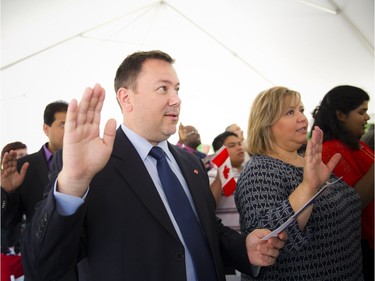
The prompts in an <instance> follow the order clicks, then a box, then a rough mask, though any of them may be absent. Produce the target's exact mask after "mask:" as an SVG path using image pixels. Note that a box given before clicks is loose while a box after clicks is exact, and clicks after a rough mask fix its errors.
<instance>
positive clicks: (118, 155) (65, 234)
mask: <svg viewBox="0 0 375 281" xmlns="http://www.w3.org/2000/svg"><path fill="white" fill-rule="evenodd" d="M173 62H174V61H173V59H172V58H171V57H170V56H169V55H167V54H165V53H163V52H160V51H150V52H137V53H134V54H132V55H130V56H128V57H127V58H126V59H125V60H124V61H123V63H122V64H121V65H120V67H119V68H118V70H117V73H116V78H115V89H116V93H117V101H118V103H119V105H120V107H121V110H122V113H123V124H121V126H120V127H119V128H118V129H117V131H116V122H115V120H113V119H110V120H109V121H108V122H107V124H106V125H105V128H104V133H103V138H100V136H99V127H100V112H101V109H102V106H103V102H104V96H105V94H104V89H103V88H102V87H101V86H100V85H99V84H96V85H95V86H94V88H93V89H91V88H87V89H86V90H85V92H84V94H83V97H82V99H81V101H80V103H79V104H78V103H77V101H76V100H73V101H72V102H71V103H70V105H69V108H68V113H67V119H66V130H65V136H64V149H63V151H62V157H61V154H57V155H56V157H55V159H54V168H53V172H54V176H53V177H52V181H51V183H50V185H49V189H50V191H49V192H48V193H47V195H46V198H45V199H44V200H43V201H42V202H41V203H40V205H39V207H38V209H37V210H36V212H35V214H34V217H33V220H32V222H31V225H30V227H29V228H28V229H27V232H26V234H25V239H24V241H23V242H24V243H23V250H24V255H23V262H24V267H25V275H26V276H27V277H29V278H30V279H31V280H34V281H36V280H38V281H44V280H56V279H58V278H60V277H61V276H63V275H64V274H65V272H66V271H68V270H69V269H70V268H72V267H74V266H75V264H76V263H77V262H78V261H79V260H80V259H81V258H82V257H87V261H88V274H89V275H90V277H91V280H94V281H95V280H100V281H102V280H111V281H120V280H121V281H122V280H145V281H149V280H160V281H169V280H170V281H175V280H178V281H183V280H189V281H190V280H198V279H197V278H196V264H194V261H193V263H192V260H193V257H192V254H191V253H190V251H189V249H188V248H186V242H187V241H186V238H184V236H183V233H181V228H180V226H179V225H178V224H177V223H176V220H177V218H176V216H175V215H174V214H175V213H173V211H172V208H171V206H170V204H169V203H168V202H169V201H168V199H167V197H166V192H164V190H163V186H162V185H163V184H161V181H160V179H161V178H159V177H158V171H157V166H156V159H154V158H153V157H151V155H149V152H150V150H151V149H153V148H154V147H155V146H157V147H159V148H161V149H163V151H164V153H165V154H166V155H167V158H168V164H169V166H170V168H171V169H172V170H173V172H174V173H175V175H176V176H177V177H178V179H179V182H180V184H181V187H182V188H184V189H185V192H186V193H187V196H188V197H189V199H190V204H191V207H192V208H193V209H194V210H195V214H196V216H197V218H198V220H199V222H200V225H201V228H202V230H203V233H204V240H205V243H206V246H207V248H208V249H209V256H210V260H211V261H210V262H211V264H213V268H214V274H213V275H214V276H213V277H212V280H221V281H223V280H225V276H224V272H223V261H225V262H228V263H230V264H233V265H234V266H235V267H236V268H237V269H239V270H242V271H244V272H247V273H248V274H249V272H250V271H251V264H253V265H258V266H268V265H272V264H273V263H274V262H275V259H276V258H277V256H278V255H279V250H280V249H281V248H282V246H283V245H284V240H285V239H286V234H285V233H282V234H280V235H279V237H277V238H271V239H269V240H267V241H263V240H261V238H262V237H264V236H265V235H266V234H268V233H269V232H270V231H269V230H266V229H258V230H254V231H253V232H251V233H250V234H248V235H245V234H239V233H237V232H236V231H234V230H231V229H230V228H227V227H225V226H224V225H222V224H221V221H220V220H219V219H217V218H216V217H215V201H214V199H213V196H212V193H211V191H210V187H209V181H208V176H207V173H206V171H205V168H204V165H203V164H202V162H201V161H200V160H199V158H197V157H195V156H194V155H192V154H190V153H188V152H186V151H184V150H183V149H180V148H178V147H176V146H174V145H171V144H170V143H168V141H167V139H168V138H169V137H170V136H171V135H172V134H174V133H175V132H176V124H177V123H178V117H179V112H180V103H181V100H180V98H179V96H178V90H179V81H178V78H177V74H176V72H175V70H174V68H173V66H172V63H173ZM62 160H63V161H62ZM62 162H63V164H62ZM59 167H61V171H60V169H59ZM200 281H211V280H200Z"/></svg>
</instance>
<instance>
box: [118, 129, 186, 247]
mask: <svg viewBox="0 0 375 281" xmlns="http://www.w3.org/2000/svg"><path fill="white" fill-rule="evenodd" d="M112 157H113V158H114V159H113V160H114V161H115V167H116V169H117V170H118V172H119V173H120V175H121V176H122V177H123V179H124V181H125V182H126V184H127V185H128V186H129V187H130V188H131V189H132V190H133V191H134V192H135V194H137V196H138V198H139V199H140V200H141V201H142V202H143V204H144V205H145V206H146V208H147V209H148V210H149V211H150V213H151V214H152V215H153V216H154V217H155V218H156V219H157V220H158V221H159V222H160V224H161V225H163V227H164V228H165V229H167V231H168V232H170V233H171V234H172V235H173V236H174V237H175V238H176V239H178V240H179V238H178V236H177V233H176V231H175V229H174V227H173V224H172V222H171V220H170V218H169V215H168V213H167V211H166V209H165V207H164V204H163V202H162V200H161V198H160V196H159V193H158V192H157V190H156V187H155V185H154V182H153V181H152V179H151V177H150V175H149V173H148V171H147V169H146V167H145V165H144V163H143V160H142V159H141V158H140V156H139V154H138V152H137V151H136V150H135V148H134V146H133V145H132V144H131V142H130V140H129V139H128V138H127V137H126V135H125V134H124V132H123V131H122V129H121V127H120V128H119V129H118V130H117V134H116V139H115V143H114V147H113V152H112Z"/></svg>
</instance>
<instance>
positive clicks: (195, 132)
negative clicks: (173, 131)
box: [186, 130, 199, 137]
mask: <svg viewBox="0 0 375 281" xmlns="http://www.w3.org/2000/svg"><path fill="white" fill-rule="evenodd" d="M195 134H196V135H199V133H198V131H195V130H193V131H190V132H188V133H186V136H187V137H188V136H191V135H195Z"/></svg>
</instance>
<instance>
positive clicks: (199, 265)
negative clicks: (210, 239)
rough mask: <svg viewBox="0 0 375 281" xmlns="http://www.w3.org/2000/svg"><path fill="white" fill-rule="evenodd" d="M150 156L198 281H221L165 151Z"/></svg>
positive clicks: (154, 152) (198, 224)
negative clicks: (153, 160)
mask: <svg viewBox="0 0 375 281" xmlns="http://www.w3.org/2000/svg"><path fill="white" fill-rule="evenodd" d="M149 154H150V155H151V156H152V157H154V158H155V159H156V160H157V170H158V173H159V178H160V181H161V184H162V186H163V189H164V192H165V195H166V196H167V200H168V203H169V206H170V208H171V210H172V213H173V216H174V218H175V219H176V222H177V224H178V226H179V228H180V230H181V234H182V236H183V238H184V241H185V244H186V246H187V247H188V249H189V252H190V254H191V257H192V259H193V264H194V269H195V274H196V276H197V280H199V281H213V280H217V279H216V273H215V269H214V265H213V260H212V257H211V254H210V252H209V249H208V245H207V241H206V239H205V237H204V234H203V231H202V229H201V225H200V223H199V222H198V219H197V217H196V216H195V213H194V211H193V209H192V207H191V205H190V202H189V200H188V198H187V196H186V193H185V191H184V189H183V188H182V185H181V183H180V181H179V180H178V178H177V177H176V175H175V174H174V173H173V171H172V170H171V168H170V167H169V164H168V162H167V159H166V158H165V153H164V151H163V149H162V148H160V147H158V146H154V147H153V148H152V149H151V150H150V153H149Z"/></svg>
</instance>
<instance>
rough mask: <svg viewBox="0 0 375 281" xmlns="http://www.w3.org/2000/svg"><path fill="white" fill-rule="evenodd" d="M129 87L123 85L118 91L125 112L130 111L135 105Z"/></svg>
mask: <svg viewBox="0 0 375 281" xmlns="http://www.w3.org/2000/svg"><path fill="white" fill-rule="evenodd" d="M129 92H130V91H129V89H127V88H123V87H121V88H120V89H118V91H117V101H118V103H119V104H120V106H121V110H122V111H123V112H129V111H132V110H133V105H132V103H131V100H130V97H129Z"/></svg>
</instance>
